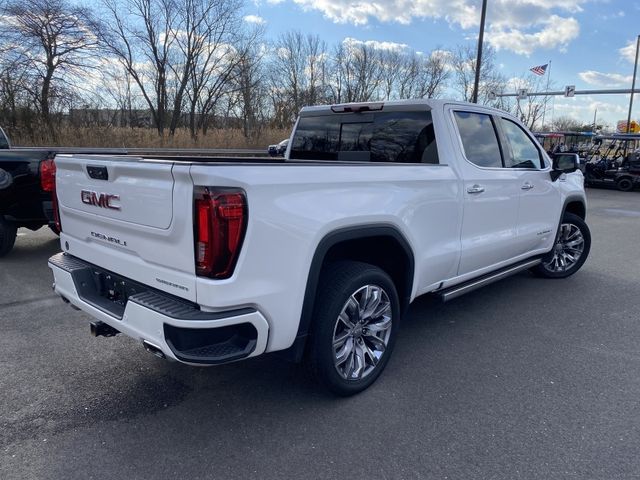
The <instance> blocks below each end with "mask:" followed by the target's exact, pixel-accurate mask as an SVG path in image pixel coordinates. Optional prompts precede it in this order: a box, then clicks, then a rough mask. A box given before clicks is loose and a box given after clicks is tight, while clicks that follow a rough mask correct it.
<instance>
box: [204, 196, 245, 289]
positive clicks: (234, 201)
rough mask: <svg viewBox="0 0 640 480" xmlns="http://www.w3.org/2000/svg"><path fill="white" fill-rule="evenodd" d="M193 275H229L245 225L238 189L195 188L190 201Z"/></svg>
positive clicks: (243, 204)
mask: <svg viewBox="0 0 640 480" xmlns="http://www.w3.org/2000/svg"><path fill="white" fill-rule="evenodd" d="M194 217H195V218H194V224H195V261H196V273H197V274H198V275H200V276H206V277H211V278H229V277H230V276H231V275H232V274H233V268H234V267H235V264H236V261H237V260H238V255H239V254H240V248H241V247H242V240H243V239H244V232H245V229H246V226H247V198H246V196H245V194H244V192H243V191H242V190H238V189H226V188H225V189H216V188H199V189H197V190H196V194H195V202H194Z"/></svg>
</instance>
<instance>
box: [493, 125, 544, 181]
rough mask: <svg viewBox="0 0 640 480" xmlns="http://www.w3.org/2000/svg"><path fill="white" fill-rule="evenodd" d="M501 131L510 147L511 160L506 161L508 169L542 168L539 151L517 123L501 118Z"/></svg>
mask: <svg viewBox="0 0 640 480" xmlns="http://www.w3.org/2000/svg"><path fill="white" fill-rule="evenodd" d="M501 121H502V129H503V131H504V134H505V136H506V137H507V140H508V141H509V145H510V146H511V158H509V159H507V162H506V166H507V167H508V168H538V169H540V168H542V161H541V158H540V151H539V150H538V148H537V147H536V145H535V143H533V140H531V138H530V137H529V135H527V134H526V133H525V131H524V130H523V129H522V127H520V125H518V124H517V123H514V122H512V121H511V120H507V119H506V118H502V119H501Z"/></svg>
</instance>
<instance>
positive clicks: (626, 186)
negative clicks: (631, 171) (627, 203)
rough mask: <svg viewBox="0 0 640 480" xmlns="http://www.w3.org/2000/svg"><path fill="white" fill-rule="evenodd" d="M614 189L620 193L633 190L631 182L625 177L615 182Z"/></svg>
mask: <svg viewBox="0 0 640 480" xmlns="http://www.w3.org/2000/svg"><path fill="white" fill-rule="evenodd" d="M616 187H617V188H618V190H620V191H621V192H630V191H631V190H633V180H631V179H630V178H627V177H623V178H620V179H619V180H618V181H617V182H616Z"/></svg>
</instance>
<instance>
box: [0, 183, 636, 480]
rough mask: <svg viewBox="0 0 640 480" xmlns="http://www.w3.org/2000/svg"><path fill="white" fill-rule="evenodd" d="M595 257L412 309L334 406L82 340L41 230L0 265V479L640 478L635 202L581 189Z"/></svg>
mask: <svg viewBox="0 0 640 480" xmlns="http://www.w3.org/2000/svg"><path fill="white" fill-rule="evenodd" d="M588 196H589V208H588V216H587V221H588V223H589V225H590V227H591V230H592V236H593V244H592V250H591V255H590V257H589V259H588V261H587V263H586V264H585V265H584V267H583V268H582V270H581V271H580V272H578V273H577V274H576V275H574V276H573V277H571V278H569V279H566V280H559V281H558V280H555V281H554V280H543V279H538V278H535V277H533V276H531V275H529V274H528V273H523V274H519V275H517V276H515V277H511V278H510V279H507V280H504V281H501V282H499V283H496V284H493V285H490V286H488V287H485V288H483V289H481V290H477V291H475V292H473V293H470V294H468V295H466V296H464V297H461V298H459V299H456V300H454V301H452V302H450V303H447V304H437V303H435V302H434V301H432V300H430V299H428V298H422V299H418V300H417V301H416V302H415V303H414V304H413V306H412V307H411V309H410V311H409V314H408V315H407V317H406V318H405V319H404V321H403V325H402V329H401V331H400V332H399V336H398V341H397V344H396V348H395V351H394V355H393V357H392V359H391V361H390V362H389V365H388V367H387V369H386V371H385V372H384V373H383V375H382V376H381V377H380V378H379V380H378V381H377V382H376V383H375V384H374V385H373V386H372V387H371V388H370V389H369V390H367V391H365V392H363V393H362V394H360V395H357V396H355V397H351V398H347V399H342V398H334V397H332V396H330V395H328V394H326V393H325V392H324V391H322V390H321V389H319V388H318V387H316V386H315V385H314V384H313V382H312V381H311V380H310V379H309V377H308V376H307V374H306V373H305V371H304V370H303V369H302V368H301V367H299V366H297V365H293V364H289V363H287V362H285V361H283V360H280V359H278V358H277V357H275V356H264V357H261V358H257V359H253V360H249V361H245V362H240V363H235V364H231V365H226V366H220V367H214V368H193V367H187V366H182V365H179V364H175V363H169V362H167V361H164V360H160V359H158V358H156V357H154V356H152V355H150V354H149V353H147V352H145V351H144V349H143V348H142V347H141V345H140V344H138V343H137V342H135V341H133V340H131V339H129V338H126V337H123V336H121V335H120V336H118V337H115V338H98V339H96V338H93V337H91V336H90V335H89V326H88V321H89V317H88V316H87V315H85V314H84V313H82V312H77V311H74V310H72V309H71V308H69V307H68V306H67V305H64V304H63V303H62V302H61V301H60V299H58V298H57V297H55V296H54V295H53V293H52V291H51V280H52V279H51V274H50V271H49V269H48V268H47V264H46V260H47V258H48V257H49V256H50V255H52V254H54V253H56V252H57V251H58V243H57V239H56V237H54V235H53V234H52V233H51V232H49V230H48V229H41V230H39V231H37V232H29V231H27V230H21V231H20V237H19V238H18V240H17V244H16V247H15V250H14V251H13V252H12V254H10V255H9V256H8V257H6V258H3V259H2V260H0V478H2V479H4V480H10V479H21V480H22V479H65V480H69V479H138V478H139V479H149V478H154V479H164V478H172V479H176V478H181V479H182V478H184V479H186V478H189V479H271V478H273V479H283V478H296V479H297V478H305V479H316V478H317V479H334V478H335V479H341V480H342V479H345V478H352V479H405V478H406V479H414V478H441V479H457V478H460V479H493V478H496V479H498V478H504V479H517V478H539V479H560V478H562V479H565V478H576V479H596V478H598V479H617V478H621V479H622V478H624V479H629V478H638V477H639V476H640V455H639V451H640V400H639V399H640V283H639V280H640V273H639V271H638V270H639V267H640V249H639V248H638V240H639V239H640V193H622V192H617V191H608V190H596V189H590V190H589V191H588Z"/></svg>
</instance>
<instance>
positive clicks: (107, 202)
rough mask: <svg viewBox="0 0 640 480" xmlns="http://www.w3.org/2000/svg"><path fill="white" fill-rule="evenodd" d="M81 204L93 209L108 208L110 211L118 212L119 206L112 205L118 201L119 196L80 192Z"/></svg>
mask: <svg viewBox="0 0 640 480" xmlns="http://www.w3.org/2000/svg"><path fill="white" fill-rule="evenodd" d="M80 198H81V199H82V203H84V204H86V205H93V206H94V207H100V208H109V209H111V210H120V205H114V204H113V201H114V200H120V195H111V194H108V193H97V192H90V191H88V190H82V191H81V192H80Z"/></svg>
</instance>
